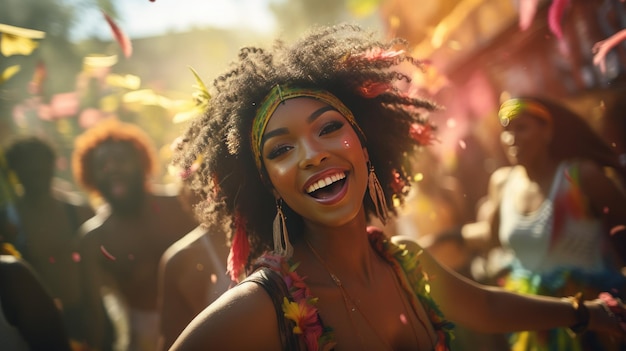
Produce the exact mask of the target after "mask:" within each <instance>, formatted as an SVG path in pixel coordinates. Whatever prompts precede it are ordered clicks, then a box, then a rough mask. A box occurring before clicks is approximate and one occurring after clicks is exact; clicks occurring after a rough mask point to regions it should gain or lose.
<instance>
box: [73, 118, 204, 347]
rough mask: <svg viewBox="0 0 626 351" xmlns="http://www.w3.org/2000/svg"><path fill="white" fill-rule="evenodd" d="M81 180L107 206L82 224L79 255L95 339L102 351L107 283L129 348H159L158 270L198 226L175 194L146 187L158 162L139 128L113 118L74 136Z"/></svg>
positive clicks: (76, 172) (77, 173)
mask: <svg viewBox="0 0 626 351" xmlns="http://www.w3.org/2000/svg"><path fill="white" fill-rule="evenodd" d="M75 146H76V148H75V150H74V155H73V160H72V163H73V170H74V175H75V177H76V179H77V180H78V181H79V182H80V183H81V184H82V185H83V186H84V187H85V188H86V189H87V190H89V191H92V192H94V193H95V194H97V195H100V196H101V197H102V198H103V199H104V200H105V201H106V203H107V204H108V207H109V209H108V211H105V212H102V213H100V214H98V215H97V216H96V217H94V218H93V219H91V220H89V221H88V222H87V223H85V225H84V227H83V229H84V230H83V231H84V236H83V238H82V240H81V253H82V255H83V262H84V267H85V273H86V277H88V278H87V281H88V283H89V284H88V288H87V289H88V294H89V297H90V301H91V306H92V309H91V314H92V315H91V320H92V322H90V323H89V327H90V328H89V331H90V339H89V341H90V345H91V346H93V347H96V348H99V349H102V347H103V345H102V342H103V330H104V325H103V324H104V321H105V318H104V316H103V315H102V313H101V311H100V310H99V309H98V308H97V306H98V304H99V301H100V300H101V299H102V288H103V287H108V288H110V289H114V290H115V291H118V292H119V294H121V297H122V298H123V300H124V303H125V305H126V306H127V308H128V311H127V313H128V316H129V319H130V346H129V350H133V351H135V350H136V351H144V350H146V351H147V350H154V349H155V348H156V343H157V339H158V321H159V316H158V312H157V271H158V264H159V260H160V258H161V255H162V254H163V252H164V251H165V250H166V249H167V248H168V247H169V246H170V245H172V244H173V243H174V242H175V241H176V240H178V239H180V238H181V237H182V236H183V235H184V234H186V233H188V232H190V231H191V230H192V229H193V228H195V227H196V226H197V222H196V221H195V219H194V218H193V216H191V214H190V213H189V212H188V211H185V210H184V209H183V207H182V205H181V203H180V200H179V198H178V196H177V194H157V193H156V191H154V189H151V188H150V187H149V185H148V180H149V178H150V176H151V174H152V171H153V170H154V168H155V165H156V162H155V157H154V156H153V155H154V151H153V148H152V147H151V142H150V139H149V138H148V137H147V135H145V133H143V132H142V131H141V130H140V129H139V128H138V127H136V126H133V125H130V124H127V123H122V122H119V121H116V120H109V121H106V122H104V123H101V124H100V125H98V126H96V127H94V128H92V129H90V130H88V131H86V132H85V133H84V134H83V135H81V136H79V138H78V139H77V140H76V145H75Z"/></svg>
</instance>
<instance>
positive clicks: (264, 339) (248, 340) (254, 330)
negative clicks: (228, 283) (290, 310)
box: [171, 281, 281, 351]
mask: <svg viewBox="0 0 626 351" xmlns="http://www.w3.org/2000/svg"><path fill="white" fill-rule="evenodd" d="M208 345H210V346H211V348H212V349H213V348H214V349H218V350H277V349H281V345H280V335H279V332H278V323H277V316H276V310H275V308H274V304H273V303H272V299H271V298H270V296H269V295H268V293H267V292H266V291H265V289H264V288H263V287H261V286H260V285H258V284H257V283H254V282H250V281H244V282H242V283H240V284H239V285H237V286H235V287H233V288H231V289H229V290H228V291H226V292H225V293H224V294H222V296H220V297H219V298H218V299H217V300H215V301H214V302H213V303H212V304H211V305H209V306H208V307H207V308H205V309H204V311H202V312H201V313H200V314H198V316H197V317H196V318H195V319H194V320H193V321H192V322H191V323H190V324H189V325H188V326H187V328H186V329H185V330H184V331H183V333H182V334H181V335H180V337H179V338H178V340H176V342H175V343H174V346H173V347H172V349H171V350H176V351H180V350H185V351H187V350H206V348H207V346H208Z"/></svg>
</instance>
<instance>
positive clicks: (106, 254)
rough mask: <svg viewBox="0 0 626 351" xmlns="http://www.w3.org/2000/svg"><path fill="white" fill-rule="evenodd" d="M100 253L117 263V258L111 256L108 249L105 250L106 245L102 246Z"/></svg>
mask: <svg viewBox="0 0 626 351" xmlns="http://www.w3.org/2000/svg"><path fill="white" fill-rule="evenodd" d="M100 251H101V252H102V254H103V255H104V257H106V258H107V259H109V260H111V261H115V260H116V258H115V256H113V255H111V254H110V253H109V251H107V249H105V248H104V245H100Z"/></svg>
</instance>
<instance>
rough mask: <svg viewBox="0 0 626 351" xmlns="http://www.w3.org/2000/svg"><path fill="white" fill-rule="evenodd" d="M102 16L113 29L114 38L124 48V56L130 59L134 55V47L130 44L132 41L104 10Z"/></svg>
mask: <svg viewBox="0 0 626 351" xmlns="http://www.w3.org/2000/svg"><path fill="white" fill-rule="evenodd" d="M102 14H103V15H104V19H105V20H106V21H107V23H108V24H109V27H111V31H112V32H113V36H114V37H115V40H116V41H117V43H118V44H119V45H120V47H121V48H122V52H123V53H124V56H126V57H127V58H128V57H130V55H132V54H133V45H132V43H131V42H130V39H129V38H128V36H126V34H125V33H124V32H123V31H122V29H121V28H120V27H119V26H118V25H117V23H115V21H113V19H112V18H111V17H110V16H109V15H108V14H107V13H106V12H104V10H102Z"/></svg>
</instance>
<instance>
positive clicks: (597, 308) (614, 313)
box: [585, 293, 626, 338]
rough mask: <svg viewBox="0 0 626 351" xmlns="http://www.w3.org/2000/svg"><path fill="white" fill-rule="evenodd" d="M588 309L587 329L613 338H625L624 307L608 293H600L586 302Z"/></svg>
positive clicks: (625, 312)
mask: <svg viewBox="0 0 626 351" xmlns="http://www.w3.org/2000/svg"><path fill="white" fill-rule="evenodd" d="M585 305H586V306H587V308H588V309H589V313H590V319H589V329H590V330H594V331H597V332H600V333H606V334H608V335H611V336H613V337H619V338H625V337H626V305H624V303H623V302H622V301H621V300H620V299H617V298H615V297H613V296H612V295H611V294H609V293H601V294H600V295H599V297H598V298H597V299H595V300H592V301H586V302H585Z"/></svg>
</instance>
